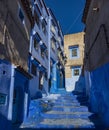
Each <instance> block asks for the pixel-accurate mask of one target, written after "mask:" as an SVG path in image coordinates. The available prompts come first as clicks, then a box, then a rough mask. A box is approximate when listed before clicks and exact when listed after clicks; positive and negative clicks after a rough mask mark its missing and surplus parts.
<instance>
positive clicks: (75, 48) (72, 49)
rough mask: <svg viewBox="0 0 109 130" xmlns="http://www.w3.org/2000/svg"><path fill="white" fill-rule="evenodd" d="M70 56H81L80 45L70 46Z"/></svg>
mask: <svg viewBox="0 0 109 130" xmlns="http://www.w3.org/2000/svg"><path fill="white" fill-rule="evenodd" d="M69 50H70V58H79V47H78V46H69Z"/></svg>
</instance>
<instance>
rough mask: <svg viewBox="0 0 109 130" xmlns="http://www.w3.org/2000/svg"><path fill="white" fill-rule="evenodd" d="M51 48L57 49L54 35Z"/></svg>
mask: <svg viewBox="0 0 109 130" xmlns="http://www.w3.org/2000/svg"><path fill="white" fill-rule="evenodd" d="M51 48H52V49H53V50H54V51H55V49H56V40H55V38H54V37H52V38H51Z"/></svg>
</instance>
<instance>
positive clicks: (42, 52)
mask: <svg viewBox="0 0 109 130" xmlns="http://www.w3.org/2000/svg"><path fill="white" fill-rule="evenodd" d="M41 56H42V58H44V49H43V48H41Z"/></svg>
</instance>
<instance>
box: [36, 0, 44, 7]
mask: <svg viewBox="0 0 109 130" xmlns="http://www.w3.org/2000/svg"><path fill="white" fill-rule="evenodd" d="M37 1H38V5H39V7H40V9H42V7H43V5H42V3H41V1H40V0H37Z"/></svg>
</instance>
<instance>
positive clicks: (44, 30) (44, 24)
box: [42, 20, 47, 34]
mask: <svg viewBox="0 0 109 130" xmlns="http://www.w3.org/2000/svg"><path fill="white" fill-rule="evenodd" d="M46 25H47V23H46V21H45V20H43V21H42V31H43V32H44V34H46V32H47V30H46Z"/></svg>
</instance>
